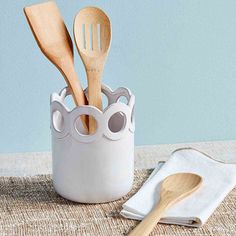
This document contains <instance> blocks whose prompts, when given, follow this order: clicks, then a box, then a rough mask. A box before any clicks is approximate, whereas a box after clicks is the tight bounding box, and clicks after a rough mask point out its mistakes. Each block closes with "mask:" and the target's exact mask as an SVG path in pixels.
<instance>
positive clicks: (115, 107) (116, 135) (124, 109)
mask: <svg viewBox="0 0 236 236" xmlns="http://www.w3.org/2000/svg"><path fill="white" fill-rule="evenodd" d="M119 112H121V113H123V115H124V116H125V120H126V122H125V124H124V126H123V129H121V130H120V131H119V132H112V131H111V130H110V128H109V120H110V119H111V117H112V116H113V115H114V114H116V113H119ZM130 115H131V111H130V108H129V107H128V106H127V105H125V104H123V103H114V104H112V105H110V107H109V109H107V110H106V111H105V113H104V124H105V129H104V135H105V136H106V137H107V138H109V139H111V140H118V139H120V138H122V137H123V135H124V133H125V132H127V130H128V128H129V126H130V119H128V117H130Z"/></svg>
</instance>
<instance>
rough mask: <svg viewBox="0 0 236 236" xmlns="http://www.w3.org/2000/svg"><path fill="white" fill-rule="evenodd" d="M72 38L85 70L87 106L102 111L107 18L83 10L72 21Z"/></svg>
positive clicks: (108, 37)
mask: <svg viewBox="0 0 236 236" xmlns="http://www.w3.org/2000/svg"><path fill="white" fill-rule="evenodd" d="M99 34H100V37H99ZM74 38H75V42H76V46H77V49H78V52H79V54H80V57H81V59H82V61H83V63H84V66H85V69H86V74H87V79H88V100H89V105H92V106H95V107H97V108H98V109H100V110H102V93H101V76H102V72H103V69H104V65H105V61H106V58H107V55H108V51H109V48H110V44H111V23H110V20H109V18H108V16H107V15H106V14H105V13H104V12H103V11H102V10H101V9H99V8H96V7H86V8H83V9H82V10H80V11H79V12H78V14H77V15H76V17H75V20H74ZM95 131H96V121H95V120H94V119H93V117H91V116H90V117H89V132H90V133H93V132H95Z"/></svg>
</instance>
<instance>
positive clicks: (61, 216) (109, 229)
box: [0, 170, 236, 236]
mask: <svg viewBox="0 0 236 236" xmlns="http://www.w3.org/2000/svg"><path fill="white" fill-rule="evenodd" d="M150 173H151V171H150V170H139V171H136V172H135V181H134V186H133V189H132V191H131V192H130V193H129V194H128V195H127V196H125V197H123V198H121V199H120V200H118V201H114V202H111V203H104V204H79V203H74V202H71V201H67V200H65V199H63V198H62V197H60V196H59V195H58V194H57V193H56V192H55V191H54V189H53V186H52V180H51V175H39V176H34V177H0V235H1V236H2V235H16V236H19V235H27V236H28V235H29V236H30V235H34V236H37V235H57V236H58V235H68V236H69V235H81V236H83V235H86V236H88V235H89V236H97V235H103V236H110V235H117V236H118V235H127V233H128V232H129V231H130V230H131V229H132V228H133V227H135V226H136V224H137V223H138V221H134V220H128V219H125V218H122V217H121V216H120V215H119V212H120V210H121V207H122V204H123V203H124V202H125V201H126V200H127V199H128V198H130V197H131V196H132V195H133V194H134V193H135V192H136V191H137V190H138V189H139V188H140V187H141V185H142V183H143V182H144V181H145V180H146V179H147V177H148V176H149V174H150ZM151 235H171V236H175V235H184V236H188V235H189V236H190V235H191V236H193V235H201V236H203V235H204V236H205V235H214V236H217V235H219V236H224V235H234V236H235V235H236V189H234V190H233V191H232V192H231V193H230V194H229V196H228V197H227V198H226V199H225V201H224V202H223V203H222V204H221V205H220V206H219V207H218V209H217V210H216V211H215V213H214V214H213V215H212V216H211V218H210V219H209V220H208V222H207V223H206V224H205V225H204V226H203V227H202V228H199V229H195V228H187V227H183V226H174V225H164V224H158V225H157V226H156V227H155V229H154V230H153V232H152V234H151Z"/></svg>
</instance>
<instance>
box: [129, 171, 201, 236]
mask: <svg viewBox="0 0 236 236" xmlns="http://www.w3.org/2000/svg"><path fill="white" fill-rule="evenodd" d="M201 183H202V178H201V177H200V176H199V175H196V174H192V173H177V174H173V175H170V176H168V177H166V178H165V179H164V180H163V182H162V184H161V194H160V195H161V196H160V201H159V203H158V204H157V206H156V207H155V208H154V209H153V210H152V211H151V212H150V213H149V214H148V216H147V217H146V218H145V219H144V220H143V221H142V222H141V223H140V224H139V225H138V226H137V227H136V228H135V229H134V230H133V231H132V232H131V233H130V234H129V236H147V235H149V234H150V233H151V231H152V229H153V228H154V227H155V225H156V224H157V223H158V221H159V220H160V218H161V216H162V214H163V213H164V211H165V210H166V209H167V208H169V207H170V206H171V205H172V204H174V203H176V202H177V201H180V200H181V199H183V198H184V197H186V196H188V195H189V194H191V193H193V192H194V191H195V190H197V189H198V188H199V187H200V185H201Z"/></svg>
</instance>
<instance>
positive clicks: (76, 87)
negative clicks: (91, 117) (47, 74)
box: [61, 63, 89, 132]
mask: <svg viewBox="0 0 236 236" xmlns="http://www.w3.org/2000/svg"><path fill="white" fill-rule="evenodd" d="M61 68H62V69H61V72H62V74H63V76H64V78H65V80H66V83H67V85H68V86H69V87H70V90H71V94H72V96H73V99H74V101H75V104H76V106H81V105H87V104H88V101H87V98H86V96H85V94H84V91H83V89H82V87H81V85H80V82H79V80H78V77H77V74H76V71H75V68H74V65H73V64H71V65H70V63H65V64H63V66H62V67H61ZM81 120H82V123H83V127H84V129H85V132H88V127H89V122H88V116H86V115H83V116H81Z"/></svg>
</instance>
